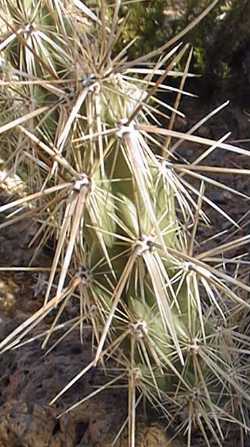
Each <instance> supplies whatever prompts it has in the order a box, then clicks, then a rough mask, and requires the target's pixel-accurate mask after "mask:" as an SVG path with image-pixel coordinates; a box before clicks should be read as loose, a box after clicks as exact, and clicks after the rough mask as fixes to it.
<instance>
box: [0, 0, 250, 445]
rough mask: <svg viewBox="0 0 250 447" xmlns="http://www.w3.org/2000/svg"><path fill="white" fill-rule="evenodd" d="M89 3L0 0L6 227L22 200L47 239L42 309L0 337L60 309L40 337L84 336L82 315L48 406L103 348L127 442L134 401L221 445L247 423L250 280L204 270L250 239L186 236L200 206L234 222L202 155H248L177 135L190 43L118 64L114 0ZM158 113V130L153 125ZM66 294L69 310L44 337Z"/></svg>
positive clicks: (10, 341)
mask: <svg viewBox="0 0 250 447" xmlns="http://www.w3.org/2000/svg"><path fill="white" fill-rule="evenodd" d="M96 3H98V6H96V7H95V8H94V9H89V7H88V6H87V5H86V4H85V3H84V2H82V1H80V0H72V1H70V0H68V1H67V0H65V1H63V0H40V1H38V0H27V1H23V2H19V1H15V2H9V1H7V0H6V1H4V0H2V11H3V12H2V13H1V20H2V21H3V23H4V35H3V36H2V41H1V45H0V49H1V53H2V61H3V63H2V81H1V97H2V98H1V113H2V117H3V121H4V122H3V124H2V126H1V128H0V132H1V134H2V136H3V140H2V141H3V143H2V144H5V146H4V150H5V158H6V169H7V171H8V172H13V171H14V172H15V173H18V174H19V175H20V176H23V178H24V179H25V185H26V194H25V196H24V197H21V198H19V199H17V200H15V201H14V202H11V203H8V204H7V205H4V206H2V207H1V208H0V211H2V212H3V211H5V212H7V211H8V210H9V212H10V213H11V212H12V211H13V209H16V207H17V206H18V207H19V208H18V211H16V213H15V215H14V217H11V215H10V217H9V223H10V224H11V223H13V222H15V221H17V220H18V219H19V215H18V213H19V212H20V211H21V210H22V212H23V210H26V212H24V213H22V216H23V215H25V214H26V213H30V212H31V210H32V214H33V215H34V216H35V217H36V219H37V221H38V222H39V223H40V230H39V232H38V234H37V235H36V236H35V237H34V239H33V243H35V240H36V239H38V240H39V247H42V246H43V245H45V244H46V242H47V241H48V239H50V240H51V239H52V240H54V241H55V244H56V246H55V253H54V258H53V262H52V265H51V269H50V275H49V280H48V286H47V292H46V297H45V301H44V305H43V307H42V308H41V309H40V310H39V311H38V312H36V313H35V314H34V315H33V316H32V317H31V318H30V319H28V320H27V321H26V322H25V323H23V324H22V325H21V326H20V327H18V328H17V329H16V330H15V331H14V332H13V333H11V334H10V335H9V336H8V337H7V338H6V339H5V340H3V341H2V342H1V345H0V347H1V350H2V351H5V350H6V349H10V348H13V347H17V346H18V345H19V344H22V342H23V341H24V340H25V339H26V338H27V336H28V334H29V333H30V332H31V330H33V329H34V327H35V326H36V325H38V324H39V322H40V321H41V320H42V319H43V318H45V316H46V315H47V314H48V313H49V312H50V311H51V310H52V309H57V314H56V317H55V319H54V322H53V324H52V325H51V328H50V330H49V331H48V332H47V333H46V334H45V335H43V337H44V341H43V348H47V349H52V348H53V347H54V346H55V344H57V343H58V342H59V341H60V340H61V339H62V338H64V337H65V336H67V334H68V333H69V332H70V331H72V330H75V329H77V328H79V331H80V337H82V336H83V333H84V327H85V325H86V324H87V325H88V326H89V325H91V326H92V332H93V348H94V350H93V352H94V356H93V361H92V362H91V363H90V364H89V365H88V366H87V367H86V368H84V369H83V370H82V371H81V372H80V373H79V374H78V375H77V376H76V377H75V378H73V379H72V381H71V382H70V383H69V384H67V385H66V386H65V388H64V389H63V390H62V391H61V392H60V394H59V395H58V396H56V397H55V398H54V399H53V401H52V403H53V402H55V401H56V399H58V398H59V397H61V395H62V394H63V393H64V392H65V391H66V390H68V389H69V388H70V386H71V385H72V384H73V383H74V382H75V381H76V380H78V379H79V378H80V377H81V376H82V375H84V373H85V372H86V371H88V370H90V369H91V368H92V367H93V366H95V365H97V364H98V363H99V364H101V365H105V362H107V361H108V359H109V358H112V359H113V361H114V362H116V363H117V367H118V369H119V370H120V371H121V373H120V374H119V375H116V376H115V378H113V379H112V380H111V381H110V382H108V383H107V384H106V385H105V387H107V386H109V385H113V384H114V383H117V384H119V383H123V384H124V381H125V382H126V383H127V384H128V407H129V408H128V414H129V418H128V421H129V446H130V447H134V446H135V418H136V408H137V406H138V403H139V402H140V400H141V398H142V396H144V397H146V398H147V400H148V402H149V405H152V406H154V407H155V408H160V409H161V410H162V412H163V414H164V415H165V416H166V418H167V419H168V418H170V420H171V421H172V423H175V426H177V425H178V424H179V425H178V431H181V432H182V433H184V434H185V435H186V437H187V445H188V446H191V435H192V431H193V428H194V427H195V429H197V428H198V429H199V430H200V431H201V433H202V434H203V436H204V438H205V440H206V442H207V444H209V438H210V437H211V435H212V437H213V438H214V439H215V441H216V442H217V444H218V445H219V446H221V445H222V443H223V437H224V433H223V430H224V428H225V427H224V421H226V420H227V421H230V422H232V423H235V422H238V423H239V425H240V427H241V428H242V429H243V431H245V432H247V430H248V428H247V417H246V412H245V411H244V408H245V406H247V405H248V402H249V400H250V396H249V394H248V390H247V386H246V381H245V378H244V367H245V365H244V361H245V360H244V354H245V353H247V352H248V346H249V340H248V338H247V336H246V335H244V334H241V333H240V332H238V330H237V318H238V316H239V315H240V312H241V309H244V308H245V307H249V303H248V302H245V300H244V299H243V298H242V297H241V292H240V290H241V289H243V290H247V291H249V290H250V289H249V287H248V286H247V285H246V284H244V283H243V282H241V281H240V280H238V279H237V278H235V277H234V276H232V277H231V276H230V275H229V274H228V273H226V272H225V271H223V268H220V266H219V267H218V268H215V267H214V265H216V264H219V262H218V256H219V255H220V253H223V254H225V253H227V252H229V251H230V250H232V249H233V248H234V247H236V246H237V247H238V246H240V245H244V244H246V243H247V242H248V241H249V238H248V237H245V238H244V237H242V238H238V239H235V240H233V241H232V242H230V243H225V244H224V245H223V246H220V247H216V248H214V249H211V250H208V251H206V252H204V253H203V252H199V253H196V250H195V238H196V232H197V227H198V224H199V222H200V221H203V222H205V223H207V221H208V219H207V216H206V214H205V213H204V212H203V210H202V205H203V203H206V204H207V205H209V206H211V207H213V208H215V209H216V210H217V211H218V212H220V213H221V214H222V215H223V217H225V218H227V219H229V220H230V221H231V222H232V223H233V224H234V222H233V221H232V219H231V218H230V217H229V216H227V215H226V214H225V212H223V211H222V210H221V209H220V208H219V207H218V206H217V205H216V204H214V203H213V202H212V201H211V200H209V198H207V197H206V195H205V185H206V183H209V182H213V183H216V185H217V186H218V187H221V188H224V189H228V190H230V191H233V190H232V189H231V188H230V187H227V186H226V185H223V184H221V183H219V182H218V181H217V182H215V181H214V180H210V178H209V177H206V176H204V174H203V171H206V170H207V171H209V170H210V171H211V172H213V168H212V167H210V168H208V167H206V166H205V165H204V164H202V161H203V160H204V159H205V158H206V157H207V155H208V154H209V153H210V152H212V151H213V150H214V149H215V148H220V149H222V150H227V151H232V152H235V153H239V154H245V153H246V152H245V151H244V150H243V149H240V148H235V147H233V146H231V145H229V144H226V143H225V142H223V141H224V140H223V139H222V140H221V141H219V142H216V141H212V140H209V139H204V138H201V137H197V136H195V135H194V134H193V132H194V131H195V129H191V130H190V132H187V133H186V134H181V133H178V132H175V131H174V130H173V124H174V119H175V116H176V114H178V113H181V112H179V111H178V105H179V102H180V97H181V95H183V94H188V93H187V92H185V91H184V83H185V80H186V78H187V76H189V74H188V69H189V63H190V58H191V51H190V50H189V47H188V46H183V45H181V44H177V42H178V39H177V38H175V39H173V40H172V41H171V42H168V43H167V44H165V45H164V46H163V47H162V48H160V49H159V50H156V51H154V52H152V53H151V54H149V55H146V56H142V57H140V58H139V59H137V60H135V61H128V60H127V58H126V48H124V50H123V51H121V52H120V53H119V54H116V52H115V47H116V42H117V40H118V39H119V35H120V32H121V27H122V26H123V24H122V23H121V22H120V20H119V7H120V3H121V2H120V1H116V2H115V3H114V4H112V5H109V2H105V1H103V2H100V3H101V4H100V5H99V2H96ZM215 3H216V2H213V4H215ZM213 4H211V5H210V7H209V8H208V9H207V11H205V12H204V13H203V14H202V16H203V15H205V13H207V12H209V9H210V8H211V7H212V6H213ZM202 16H201V17H199V18H198V19H197V20H196V22H198V20H200V19H201V18H202ZM110 17H112V18H110ZM189 28H190V26H189V27H188V29H189ZM182 34H183V33H182ZM157 56H158V57H159V60H158V61H157ZM153 61H155V62H154V64H152V62H153ZM180 61H182V66H184V65H185V66H186V67H185V70H184V71H183V73H181V72H180V71H178V70H177V68H176V67H178V66H179V65H180V64H179V62H180ZM170 76H173V77H174V78H177V77H180V78H181V83H180V88H179V89H177V88H175V89H174V88H173V87H171V86H168V85H167V84H166V83H165V81H166V79H167V78H169V77H170ZM166 89H167V90H169V91H172V92H173V93H174V94H175V93H176V94H177V99H176V101H175V105H174V107H173V106H171V105H169V104H165V103H163V102H162V101H161V100H160V99H159V97H158V96H157V95H156V93H157V92H160V91H162V90H163V91H164V90H166ZM159 106H161V108H159ZM167 114H170V116H169V117H168V119H169V127H167V128H165V127H163V126H161V124H160V123H159V122H160V120H161V116H164V119H165V118H166V117H167ZM173 139H174V141H175V143H173ZM177 139H179V140H181V141H184V140H187V141H192V142H194V143H199V144H201V145H203V146H204V148H205V151H204V153H203V155H202V156H200V157H199V158H197V160H195V161H194V162H193V163H192V164H188V163H186V164H185V163H184V162H179V161H178V159H176V157H175V150H176V147H177V146H178V144H179V143H176V140H177ZM206 148H208V149H206ZM206 168H207V169H206ZM214 171H215V172H216V173H218V172H222V173H226V172H227V170H226V168H219V167H217V168H215V169H214ZM237 172H238V171H237V170H235V173H237ZM240 172H241V174H244V173H248V172H247V171H244V170H241V171H240ZM188 178H189V179H190V178H191V183H189V181H188ZM192 178H195V179H196V186H195V185H193V184H192ZM233 192H235V193H236V194H237V191H233ZM27 205H29V207H28V208H27ZM5 225H6V222H5ZM35 255H36V252H35V253H34V256H35ZM31 270H32V267H31ZM58 272H59V273H58ZM54 291H55V292H54ZM70 300H73V301H74V303H75V306H78V308H79V318H77V319H75V320H74V321H69V323H68V325H67V326H66V330H65V333H63V335H61V336H60V337H59V338H58V340H57V341H56V342H55V343H54V344H53V345H48V343H49V341H50V337H51V335H52V334H53V333H54V332H55V331H56V330H57V329H58V325H59V322H60V318H61V316H62V314H63V312H64V310H65V309H66V307H67V305H68V303H69V301H70ZM242 371H243V373H242ZM102 389H103V387H102V388H101V389H100V390H99V392H101V391H102ZM95 394H96V392H95ZM84 400H86V397H85V398H84ZM80 403H81V402H78V403H76V405H79V404H80ZM209 433H210V435H209Z"/></svg>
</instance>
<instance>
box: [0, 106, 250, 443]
mask: <svg viewBox="0 0 250 447" xmlns="http://www.w3.org/2000/svg"><path fill="white" fill-rule="evenodd" d="M196 101H197V100H196ZM190 102H191V103H190ZM209 109H210V110H209ZM184 110H185V112H186V115H187V116H191V118H189V119H188V118H187V119H183V120H179V121H178V123H177V129H178V130H180V131H186V130H187V129H189V128H190V127H192V125H193V124H194V123H195V122H197V121H199V119H201V118H202V117H203V116H204V115H206V113H207V112H209V111H211V108H210V106H208V105H204V104H202V105H201V104H199V103H196V105H195V106H194V104H192V100H191V101H190V100H189V102H188V103H187V104H186V105H184ZM249 120H250V118H249V116H248V114H247V113H245V111H244V110H241V109H240V107H238V106H237V107H236V106H234V107H233V106H230V107H229V108H227V110H225V111H224V112H222V113H220V115H218V117H216V118H213V119H211V120H210V121H209V123H206V124H204V125H203V126H202V127H201V128H200V129H199V130H198V131H197V132H196V134H198V135H200V136H204V137H207V138H215V139H218V138H221V137H222V136H223V135H224V134H226V133H227V132H228V131H231V130H232V135H231V137H230V140H232V142H233V141H235V140H239V139H250V126H249ZM241 147H245V148H248V147H249V142H246V143H244V142H243V143H241ZM200 152H201V147H200V146H199V145H195V146H192V147H191V145H190V144H187V143H183V144H182V147H181V149H179V150H178V154H179V156H180V157H184V158H186V159H188V160H194V159H195V158H196V157H197V155H198V154H199V153H200ZM208 163H211V164H215V165H217V166H223V165H224V166H225V165H227V166H228V167H239V166H241V167H244V168H249V169H250V159H248V157H246V156H245V157H243V156H237V157H236V156H235V155H234V154H233V153H229V152H228V153H227V152H225V151H221V150H219V149H218V150H216V151H214V152H213V154H212V156H210V158H209V159H208ZM213 178H215V179H216V176H214V177H213ZM220 181H224V182H225V184H226V185H229V186H230V187H231V188H236V189H237V190H239V191H241V192H242V193H244V194H246V195H247V196H250V182H249V179H248V177H247V176H232V175H230V176H228V175H227V176H224V179H223V178H222V177H221V176H220ZM206 192H207V194H208V197H209V198H211V199H212V200H213V201H214V202H216V204H217V205H219V206H221V207H222V208H223V210H224V211H225V212H227V213H228V214H229V215H230V216H231V218H232V219H234V220H236V221H240V222H241V228H240V229H237V228H236V227H234V226H233V225H232V224H230V223H229V222H228V221H227V220H226V219H224V218H223V217H222V216H221V215H220V214H218V213H216V212H214V210H211V209H208V208H207V213H208V215H209V218H210V221H211V225H210V227H208V228H202V227H201V229H200V231H199V234H198V240H200V241H204V240H207V243H203V245H202V246H197V250H201V249H205V247H206V246H209V247H212V246H213V244H214V245H215V244H218V241H219V242H223V241H224V240H226V238H227V237H228V235H229V233H232V232H235V237H236V236H240V235H244V234H249V230H250V223H249V214H248V213H249V211H248V210H249V204H248V200H247V199H246V198H245V199H242V198H241V199H240V200H239V197H238V196H236V195H234V194H232V193H231V192H228V191H224V190H221V191H220V192H218V189H217V188H216V190H215V188H213V187H211V188H209V189H208V191H206ZM9 199H10V197H9V193H6V191H4V190H3V191H2V192H1V193H0V203H1V204H3V203H5V202H6V200H9ZM36 230H37V227H36V224H34V222H33V221H32V220H31V219H25V220H23V221H21V222H19V223H18V224H16V225H14V226H11V227H6V228H3V229H1V231H0V266H6V265H8V266H13V267H14V266H20V265H22V266H25V265H28V263H29V261H30V259H31V257H32V253H33V248H28V243H29V241H30V240H31V238H32V236H33V235H34V233H35V232H36ZM222 231H224V233H223V234H221V233H222ZM215 234H220V235H219V236H218V237H217V238H215V239H212V240H211V239H210V238H211V236H214V235H215ZM234 254H235V255H237V254H238V253H237V251H236V252H235V253H234ZM41 264H42V265H43V266H48V265H49V264H50V256H49V254H48V253H46V252H42V253H41V254H40V258H38V259H37V265H41ZM46 275H47V274H46V273H41V274H36V273H32V274H31V273H29V272H27V273H23V272H15V273H14V272H6V271H5V272H3V271H0V339H3V338H4V337H5V336H6V335H8V334H9V333H10V332H11V330H13V329H14V328H15V327H16V326H17V325H18V324H20V323H22V322H23V321H24V320H26V319H27V318H28V317H29V316H31V315H32V313H34V311H36V310H38V309H39V308H40V306H41V304H42V302H43V292H44V280H46ZM247 275H248V271H247V270H246V280H247ZM71 317H72V315H71ZM50 318H51V317H48V318H47V320H45V321H44V322H43V324H42V325H39V332H42V330H46V329H47V328H48V324H49V322H50ZM35 334H38V332H36V331H35ZM90 346H91V340H90V338H88V335H87V336H86V338H85V340H84V343H83V344H81V343H80V341H79V334H78V333H77V332H74V333H71V334H70V335H69V336H68V337H66V338H65V339H64V340H63V342H62V343H60V344H59V345H58V346H57V347H56V348H55V350H53V352H51V353H49V354H48V355H44V351H43V350H42V349H41V343H40V340H39V339H37V340H35V341H33V342H32V343H30V344H26V345H24V346H23V347H22V348H20V349H16V350H12V351H8V352H5V353H4V354H3V355H2V356H1V357H0V370H1V377H0V447H77V446H78V447H87V446H89V447H91V446H93V447H94V446H96V447H97V446H99V447H100V446H103V447H111V444H112V441H113V440H114V437H115V436H116V434H117V432H118V430H119V428H120V427H121V426H122V424H123V423H124V421H125V419H126V412H127V396H126V392H125V391H121V390H120V389H119V390H116V389H112V390H104V391H103V392H102V393H101V394H100V395H97V396H96V397H94V398H93V399H91V400H89V401H87V402H85V403H84V404H83V405H81V406H79V407H77V408H76V410H74V411H72V412H70V413H68V414H66V415H64V416H62V417H61V418H59V419H58V418H57V416H58V414H60V413H62V412H63V411H64V410H65V409H66V408H68V407H69V406H70V405H71V404H72V403H74V402H77V401H78V400H79V398H81V399H82V398H83V397H84V396H86V395H88V394H89V393H91V392H93V390H95V389H96V387H98V385H99V386H100V384H103V383H104V382H105V381H109V380H110V377H109V374H107V376H105V375H104V373H103V372H102V371H101V370H100V369H99V368H96V369H94V370H91V371H90V372H89V373H87V374H86V375H85V376H84V378H82V379H80V380H79V381H78V382H77V383H76V384H75V385H74V386H73V387H72V388H71V390H70V392H69V393H65V395H64V396H63V398H62V399H59V400H58V401H57V403H56V405H54V406H50V405H49V402H50V400H51V399H52V398H53V397H54V396H55V395H56V394H57V393H58V392H59V391H60V390H61V389H62V388H63V387H64V386H65V384H66V383H68V381H70V380H71V379H72V378H73V377H74V376H75V375H76V374H77V373H78V372H79V371H80V370H82V369H83V368H84V366H85V365H87V364H88V363H89V361H90V359H91V358H92V353H91V348H90ZM138 433H139V437H138V439H137V446H138V447H146V446H148V447H157V446H159V447H167V446H172V445H173V446H174V447H176V446H177V442H176V443H173V444H172V443H168V441H167V437H166V435H165V434H164V431H163V428H162V427H161V426H160V424H158V423H148V422H147V421H146V420H144V421H141V422H140V423H139V427H138ZM236 444H237V445H239V441H238V439H237V438H235V440H233V439H232V438H231V439H230V441H228V443H226V444H225V445H228V447H233V446H234V445H236ZM178 445H179V444H178ZM181 445H184V443H183V444H182V443H181ZM198 445H199V446H202V445H204V442H203V441H199V440H198V438H197V441H196V443H194V447H198ZM116 446H120V447H127V437H126V434H124V435H123V436H122V438H121V440H120V441H119V443H117V444H116Z"/></svg>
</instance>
